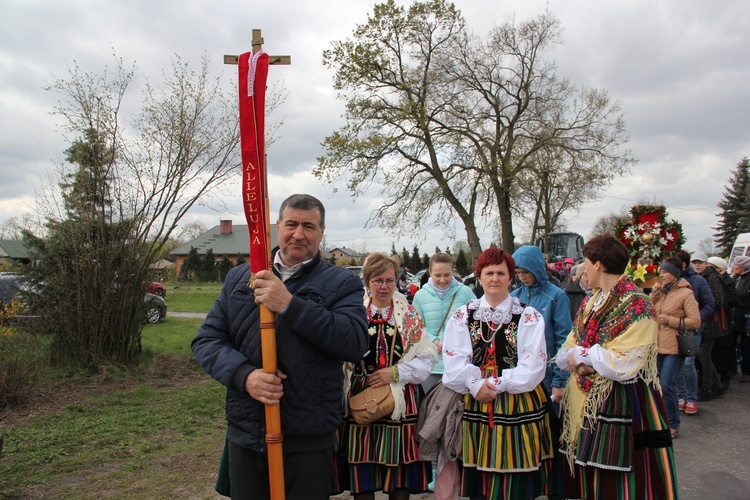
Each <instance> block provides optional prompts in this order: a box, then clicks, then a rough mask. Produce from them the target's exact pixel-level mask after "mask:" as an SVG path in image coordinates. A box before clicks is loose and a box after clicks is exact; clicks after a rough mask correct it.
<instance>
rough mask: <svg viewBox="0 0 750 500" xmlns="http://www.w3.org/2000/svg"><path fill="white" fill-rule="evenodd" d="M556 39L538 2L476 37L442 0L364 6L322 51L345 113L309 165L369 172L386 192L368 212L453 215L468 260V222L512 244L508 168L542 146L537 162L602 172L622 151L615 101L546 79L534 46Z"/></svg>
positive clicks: (329, 173)
mask: <svg viewBox="0 0 750 500" xmlns="http://www.w3.org/2000/svg"><path fill="white" fill-rule="evenodd" d="M558 43H560V27H559V23H558V21H557V20H556V19H555V18H554V17H553V16H552V15H551V14H548V13H546V14H542V15H540V16H537V17H535V18H532V19H530V20H529V21H526V22H523V23H520V24H518V25H516V24H515V22H514V21H513V20H509V21H508V22H506V23H504V24H502V25H501V26H497V27H495V28H493V29H492V30H491V31H490V33H489V34H488V35H487V36H484V37H479V36H474V35H470V34H469V33H467V32H466V29H465V25H464V21H463V19H462V17H461V15H460V12H458V11H457V10H456V9H455V6H454V5H453V4H451V3H448V2H446V1H444V0H436V1H434V2H425V3H421V2H415V3H414V4H412V5H411V6H410V7H409V8H408V9H406V8H401V7H397V6H396V5H395V3H394V2H393V1H388V2H386V3H383V4H377V5H375V7H374V11H373V15H372V16H370V17H369V19H368V22H367V23H366V24H363V25H359V26H357V28H356V29H355V30H354V33H353V37H352V39H350V40H347V41H344V42H336V43H334V48H333V49H332V50H329V51H326V52H325V53H324V61H325V63H326V64H327V65H328V66H329V67H333V68H335V69H336V78H335V85H336V88H337V89H338V90H341V91H345V94H344V95H345V97H346V99H347V108H346V119H347V123H346V125H345V126H344V127H343V128H342V129H341V130H339V131H337V132H335V133H334V134H332V135H331V136H329V137H328V138H326V140H325V142H324V146H325V147H326V155H325V156H324V157H322V158H320V159H319V165H318V167H317V169H316V170H315V174H316V175H317V176H318V177H320V178H324V179H326V180H328V181H329V182H335V181H336V180H338V179H339V178H341V177H344V178H346V180H347V188H348V189H349V190H350V191H351V192H352V194H353V195H354V196H358V195H360V194H362V193H363V192H364V191H365V190H366V189H367V188H368V187H369V186H370V185H371V184H373V183H377V184H379V185H380V186H381V194H383V195H384V197H385V200H384V202H383V205H382V207H381V208H380V209H378V210H376V211H375V212H374V213H373V216H372V217H371V219H370V221H369V222H370V223H374V222H375V221H377V222H380V223H381V224H382V225H387V226H389V227H396V228H401V229H404V228H407V227H408V228H410V229H412V228H414V227H417V228H421V227H422V226H423V225H434V224H445V223H447V222H449V221H452V219H453V218H454V217H455V216H457V217H459V218H460V219H461V221H462V222H463V224H464V228H465V230H466V235H467V242H468V244H469V247H470V248H471V250H472V254H473V256H474V257H475V258H476V257H477V256H478V255H479V252H481V247H480V244H479V238H478V234H477V227H476V224H477V222H479V223H480V224H481V223H483V222H487V221H490V220H496V219H498V218H499V221H500V228H499V229H500V231H499V232H500V234H501V235H502V243H503V247H505V248H509V249H511V248H513V243H514V239H515V236H514V233H513V220H512V215H513V214H512V207H513V206H514V203H515V202H516V200H517V198H518V191H519V189H520V187H521V186H518V184H519V183H520V180H519V179H520V178H521V177H522V176H523V175H526V171H532V172H533V171H534V170H535V169H537V168H538V167H539V165H540V164H541V162H540V158H541V157H542V156H543V155H544V154H547V155H550V156H556V157H558V158H560V159H561V163H560V164H555V165H547V167H546V168H547V169H548V170H550V169H553V168H554V169H557V168H560V166H561V165H569V166H574V167H575V168H579V169H580V168H582V167H586V168H588V169H592V170H599V172H600V174H601V178H602V181H603V182H607V181H609V180H610V179H611V178H612V177H613V176H614V175H617V174H619V173H621V172H623V171H624V170H625V169H626V168H627V167H628V166H629V165H630V163H632V159H631V158H630V157H629V153H627V152H621V151H619V148H620V146H621V145H622V144H623V143H624V142H625V141H626V140H627V137H626V135H625V128H624V123H623V120H622V116H621V112H620V109H619V106H618V104H617V103H612V102H611V101H610V99H609V97H608V96H607V94H606V92H605V91H602V90H597V89H585V88H578V87H575V86H574V85H572V84H571V83H569V82H568V81H567V80H564V79H561V78H559V77H558V76H557V75H556V67H555V65H554V64H552V63H550V62H547V61H545V60H544V58H543V57H542V56H543V53H544V52H545V51H548V50H551V49H552V48H553V47H554V46H555V45H556V44H558ZM528 175H529V178H531V174H528ZM533 192H534V193H537V192H538V190H536V189H534V191H533ZM549 215H552V212H550V214H549Z"/></svg>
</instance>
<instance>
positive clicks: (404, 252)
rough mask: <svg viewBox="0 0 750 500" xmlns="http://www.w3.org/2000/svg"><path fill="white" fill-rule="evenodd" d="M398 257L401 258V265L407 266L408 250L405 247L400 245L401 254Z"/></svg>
mask: <svg viewBox="0 0 750 500" xmlns="http://www.w3.org/2000/svg"><path fill="white" fill-rule="evenodd" d="M398 258H399V259H401V267H409V251H408V250H407V249H406V247H401V255H399V256H398Z"/></svg>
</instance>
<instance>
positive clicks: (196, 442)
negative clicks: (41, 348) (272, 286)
mask: <svg viewBox="0 0 750 500" xmlns="http://www.w3.org/2000/svg"><path fill="white" fill-rule="evenodd" d="M219 291H220V285H215V284H210V285H190V286H184V285H182V286H180V288H173V287H171V286H169V287H168V292H167V300H168V304H169V310H170V311H188V312H206V311H207V310H208V308H209V307H210V305H211V304H212V303H213V301H214V300H215V298H216V296H217V295H218V293H219ZM201 322H202V319H199V318H181V317H173V316H168V317H167V318H166V319H165V320H164V321H162V322H161V323H158V324H155V325H146V326H145V327H144V330H143V355H142V356H141V357H140V358H139V362H138V363H137V365H135V366H132V367H127V368H122V367H104V368H103V369H102V370H100V373H99V374H98V375H97V376H95V377H91V378H86V379H80V378H78V379H76V380H63V381H59V380H58V381H56V382H55V383H54V384H52V383H50V384H48V385H45V386H43V387H39V388H38V390H37V391H35V393H34V394H33V395H31V396H30V398H29V402H28V403H27V404H26V405H24V406H23V407H20V408H11V409H8V408H6V409H2V410H0V432H2V433H3V434H4V438H5V439H4V441H5V444H4V448H3V452H2V456H0V498H71V499H73V498H75V499H79V498H92V499H93V498H104V497H106V498H129V499H130V498H136V499H139V498H143V499H146V498H148V499H151V498H216V497H217V495H216V494H215V493H214V492H213V484H214V481H215V471H216V469H217V466H218V462H219V458H220V456H221V448H222V446H223V443H224V430H225V425H226V424H225V422H224V394H225V390H224V388H223V387H222V386H221V385H220V384H219V383H217V382H215V381H213V380H212V379H211V378H210V377H208V376H207V375H206V374H205V373H204V372H203V370H202V369H200V368H199V367H198V366H197V364H196V363H195V361H194V360H193V358H192V353H191V352H190V341H191V340H192V338H193V337H194V336H195V333H196V332H197V330H198V327H199V326H200V324H201Z"/></svg>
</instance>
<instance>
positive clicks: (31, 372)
mask: <svg viewBox="0 0 750 500" xmlns="http://www.w3.org/2000/svg"><path fill="white" fill-rule="evenodd" d="M50 340H51V339H50V337H43V336H40V335H35V334H33V333H30V332H28V331H27V329H26V328H23V327H21V326H7V325H4V326H3V327H2V328H1V329H0V360H2V361H0V406H3V405H7V404H18V403H23V402H24V400H25V398H26V397H27V396H28V394H29V393H30V390H31V389H32V388H33V387H34V386H35V385H36V383H37V382H38V381H39V377H40V375H41V374H43V373H44V372H45V370H46V369H47V368H48V367H49V346H50Z"/></svg>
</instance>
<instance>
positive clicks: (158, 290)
mask: <svg viewBox="0 0 750 500" xmlns="http://www.w3.org/2000/svg"><path fill="white" fill-rule="evenodd" d="M146 291H147V292H148V293H153V294H154V295H158V296H159V297H161V298H164V297H166V296H167V287H165V286H164V285H162V284H161V283H159V282H158V281H152V282H151V283H149V284H148V285H146Z"/></svg>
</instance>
